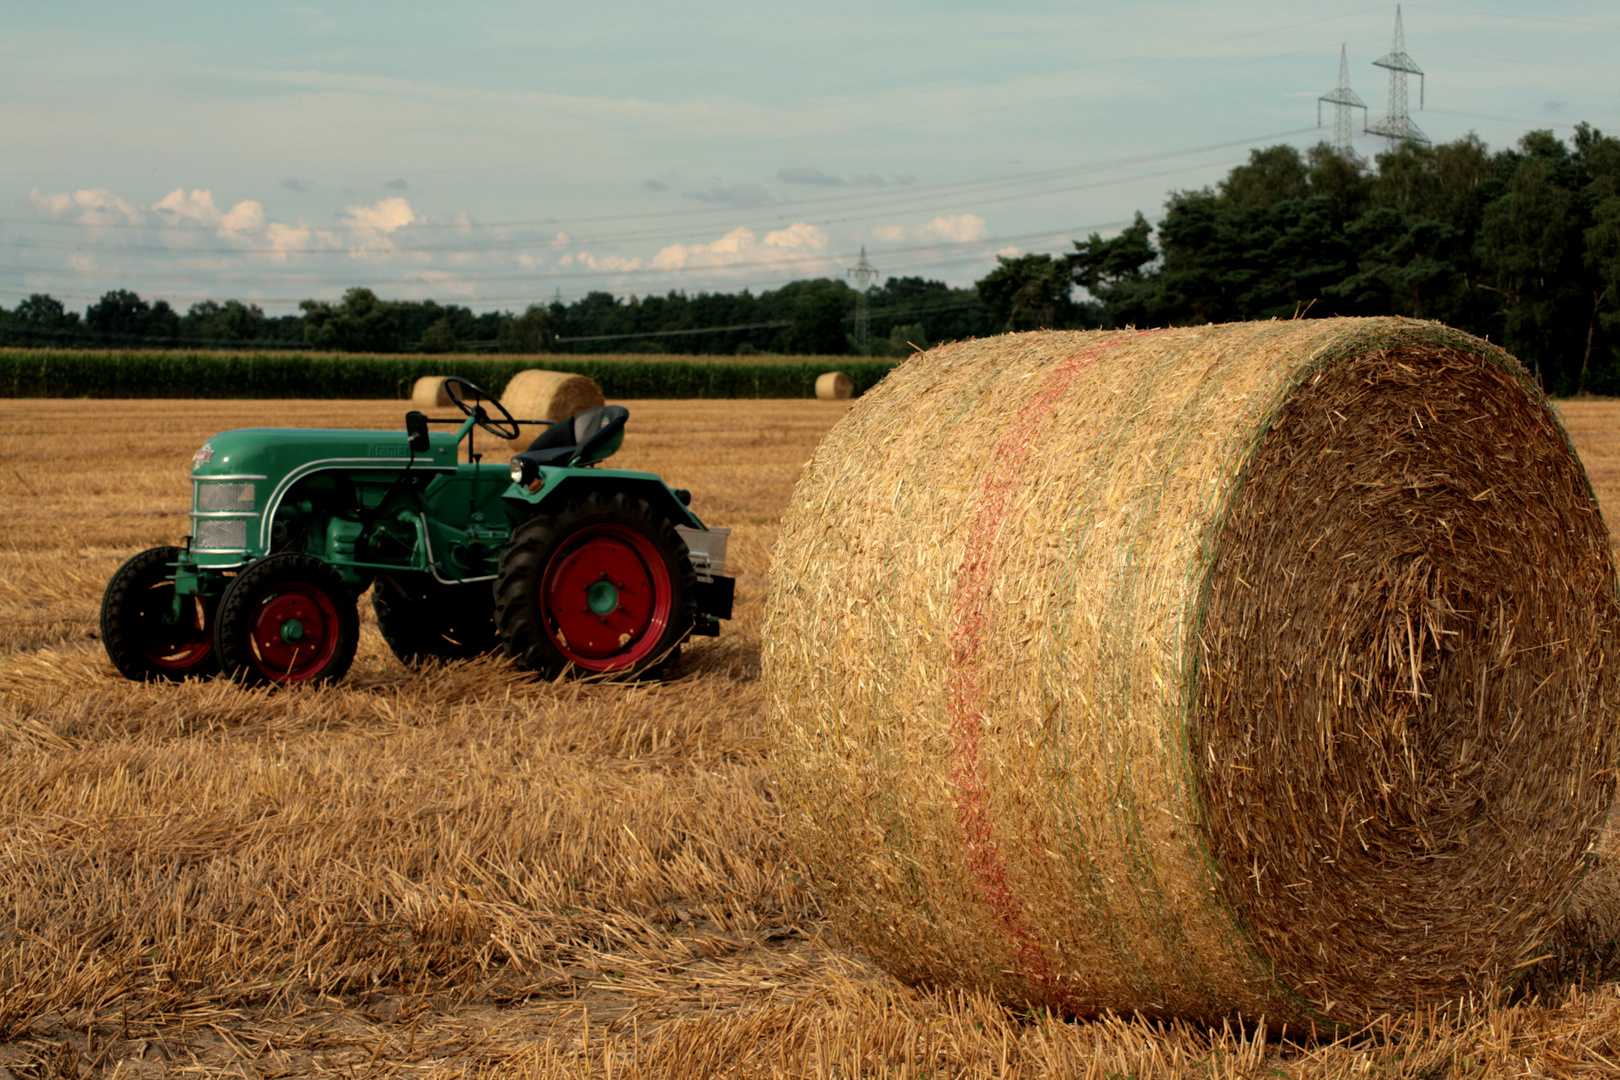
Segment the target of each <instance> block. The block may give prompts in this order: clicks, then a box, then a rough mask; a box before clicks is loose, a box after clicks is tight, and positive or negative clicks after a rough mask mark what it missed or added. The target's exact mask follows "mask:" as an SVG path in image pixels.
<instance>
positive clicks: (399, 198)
mask: <svg viewBox="0 0 1620 1080" xmlns="http://www.w3.org/2000/svg"><path fill="white" fill-rule="evenodd" d="M346 209H347V210H348V212H349V213H348V216H347V217H345V218H344V219H343V224H344V225H347V226H348V227H349V228H351V229H353V230H354V231H355V232H371V233H391V232H393V231H395V230H396V229H403V228H404V227H405V226H407V225H409V224H410V223H411V222H413V221H415V220H416V211H414V210H412V209H411V203H410V200H409V199H407V198H405V196H403V195H391V196H389V197H388V198H386V199H378V200H377V201H376V202H374V203H372V204H371V205H370V206H350V207H347V208H346Z"/></svg>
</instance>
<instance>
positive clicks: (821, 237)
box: [765, 221, 827, 251]
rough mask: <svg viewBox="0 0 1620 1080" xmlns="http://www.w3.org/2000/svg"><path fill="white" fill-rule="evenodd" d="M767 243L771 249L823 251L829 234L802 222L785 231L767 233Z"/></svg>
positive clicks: (790, 226) (777, 230) (778, 230)
mask: <svg viewBox="0 0 1620 1080" xmlns="http://www.w3.org/2000/svg"><path fill="white" fill-rule="evenodd" d="M765 243H766V244H767V245H769V246H770V247H778V248H804V249H806V250H808V251H822V250H824V249H825V248H826V247H827V234H826V233H824V232H822V231H821V230H820V229H818V228H816V227H815V226H814V225H806V224H805V223H804V222H802V221H801V222H798V223H797V224H794V225H789V226H788V227H787V228H785V229H776V230H774V231H773V232H768V233H766V234H765Z"/></svg>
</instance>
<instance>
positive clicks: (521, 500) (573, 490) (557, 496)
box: [505, 469, 708, 530]
mask: <svg viewBox="0 0 1620 1080" xmlns="http://www.w3.org/2000/svg"><path fill="white" fill-rule="evenodd" d="M531 486H533V487H534V488H535V490H533V491H531V490H529V489H528V488H525V487H523V486H522V485H519V484H513V485H512V487H511V488H510V490H508V491H507V492H506V495H505V499H506V502H507V505H508V506H509V507H510V508H511V509H512V510H513V511H514V512H515V516H517V517H520V518H523V519H527V518H529V517H532V516H534V515H535V514H550V513H555V512H557V511H558V510H560V509H561V508H562V506H563V505H565V504H566V503H569V502H574V501H577V500H581V499H584V498H585V496H586V495H587V494H588V493H590V492H593V491H596V492H607V493H612V492H617V491H623V492H625V493H626V494H629V495H632V496H634V497H635V498H638V499H645V500H647V504H648V505H649V506H651V507H652V508H653V509H654V510H655V511H660V512H662V513H664V514H666V515H668V517H669V520H670V521H672V522H673V523H675V524H676V525H684V526H686V527H687V528H691V529H705V530H707V528H708V526H706V525H704V524H703V522H702V521H701V520H699V519H698V516H697V515H696V514H694V513H692V511H691V509H690V508H688V507H687V506H686V505H685V504H684V503H682V502H681V500H680V499H678V498H676V496H675V492H673V491H672V490H670V488H669V486H668V485H667V484H665V483H664V482H663V481H662V480H660V479H659V478H658V477H656V476H653V475H651V474H649V473H629V472H622V471H619V470H608V469H588V470H573V469H570V470H566V471H565V470H561V469H558V470H550V469H547V470H543V471H542V474H541V477H540V479H539V480H538V481H537V482H536V484H535V485H531Z"/></svg>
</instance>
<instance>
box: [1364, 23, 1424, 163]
mask: <svg viewBox="0 0 1620 1080" xmlns="http://www.w3.org/2000/svg"><path fill="white" fill-rule="evenodd" d="M1373 66H1375V67H1381V68H1388V69H1389V115H1388V116H1386V117H1384V118H1383V119H1382V120H1380V121H1378V123H1376V124H1368V125H1367V127H1366V128H1364V129H1363V130H1364V131H1366V132H1367V134H1369V135H1382V136H1383V137H1384V138H1386V139H1388V140H1389V141H1390V142H1415V143H1422V144H1424V145H1425V146H1427V145H1428V144H1429V137H1428V136H1427V135H1425V134H1423V132H1422V130H1421V129H1419V127H1418V126H1417V125H1416V124H1414V123H1412V118H1411V117H1410V116H1408V115H1407V113H1406V77H1407V76H1408V75H1416V76H1417V77H1418V108H1420V109H1421V108H1422V107H1423V69H1422V68H1420V67H1418V66H1417V61H1415V60H1413V59H1412V58H1411V57H1410V56H1408V55H1406V32H1405V31H1404V30H1402V29H1401V6H1400V5H1399V4H1396V5H1395V47H1394V48H1393V49H1391V50H1390V52H1389V55H1387V56H1381V57H1379V58H1378V59H1377V60H1374V61H1373Z"/></svg>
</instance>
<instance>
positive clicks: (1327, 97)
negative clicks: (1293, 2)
mask: <svg viewBox="0 0 1620 1080" xmlns="http://www.w3.org/2000/svg"><path fill="white" fill-rule="evenodd" d="M1324 101H1325V102H1327V103H1328V104H1330V105H1332V106H1333V149H1335V150H1337V151H1338V152H1339V156H1340V157H1342V158H1344V159H1345V160H1346V161H1353V162H1355V163H1356V164H1358V165H1360V164H1362V161H1361V155H1360V154H1358V153H1356V150H1355V147H1353V146H1351V145H1350V137H1351V128H1350V110H1351V109H1360V110H1361V115H1362V126H1363V127H1365V126H1366V116H1367V103H1366V102H1365V101H1362V100H1361V96H1360V95H1359V94H1357V93H1356V92H1355V91H1354V90H1352V89H1350V61H1349V60H1348V59H1346V57H1345V53H1344V46H1343V45H1342V44H1341V45H1340V46H1339V84H1338V85H1337V86H1335V87H1334V88H1333V89H1332V90H1330V91H1328V92H1327V93H1325V94H1323V95H1322V96H1321V97H1319V98H1317V99H1316V126H1317V127H1321V126H1322V102H1324Z"/></svg>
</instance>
